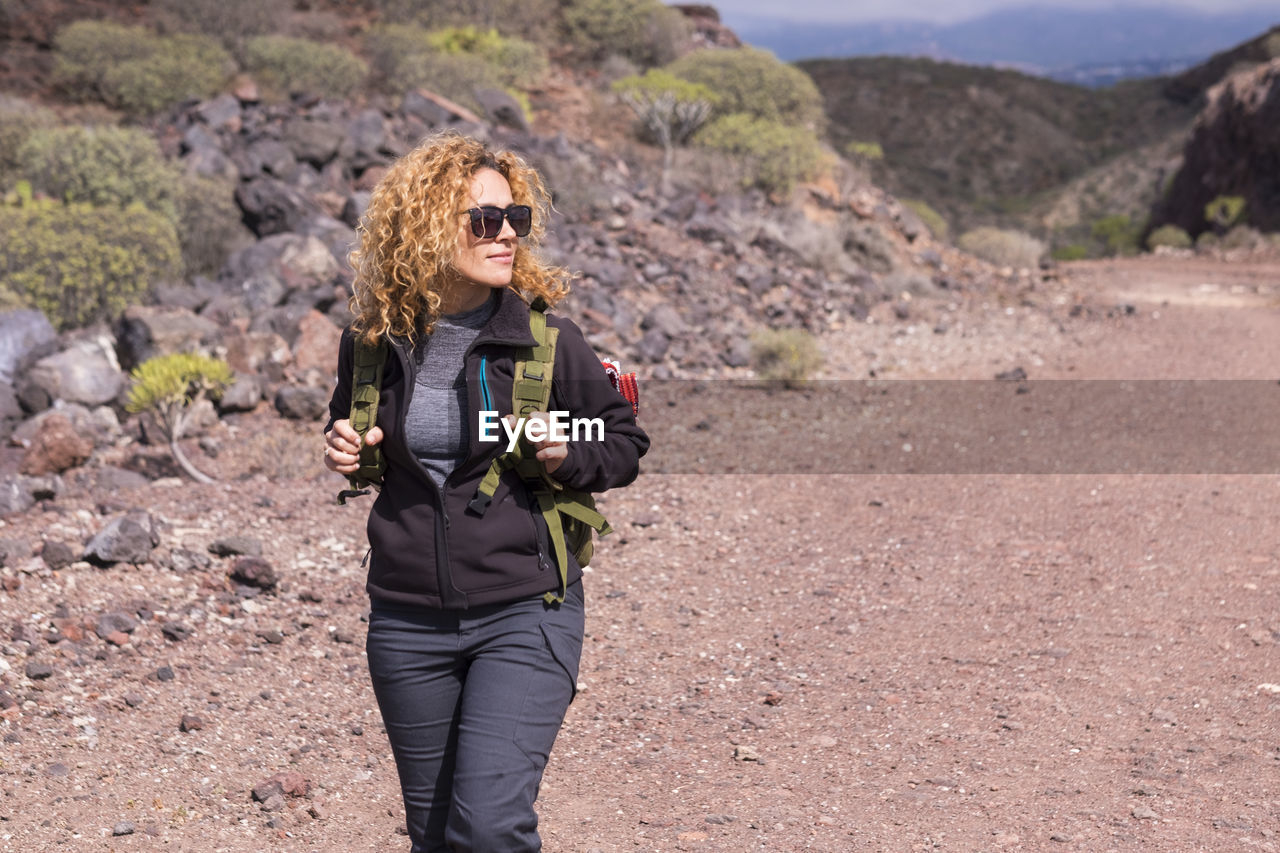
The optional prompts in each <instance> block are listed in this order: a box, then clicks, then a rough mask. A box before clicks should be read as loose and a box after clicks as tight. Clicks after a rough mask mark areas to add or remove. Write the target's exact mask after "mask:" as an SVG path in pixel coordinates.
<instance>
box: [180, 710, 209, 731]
mask: <svg viewBox="0 0 1280 853" xmlns="http://www.w3.org/2000/svg"><path fill="white" fill-rule="evenodd" d="M203 728H204V720H202V719H200V718H199V717H197V716H196V715H195V714H183V715H182V720H181V721H180V722H179V723H178V730H179V731H183V732H198V731H200V730H201V729H203Z"/></svg>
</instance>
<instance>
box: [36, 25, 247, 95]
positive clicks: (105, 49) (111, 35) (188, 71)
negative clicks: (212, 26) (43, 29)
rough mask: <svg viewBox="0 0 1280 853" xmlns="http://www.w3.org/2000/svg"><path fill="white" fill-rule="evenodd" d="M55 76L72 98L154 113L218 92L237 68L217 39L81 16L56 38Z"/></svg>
mask: <svg viewBox="0 0 1280 853" xmlns="http://www.w3.org/2000/svg"><path fill="white" fill-rule="evenodd" d="M55 50H56V57H55V62H54V79H55V80H56V81H57V82H58V84H59V85H60V86H62V88H63V89H64V90H65V91H66V92H67V94H68V95H70V96H71V97H73V98H78V99H80V100H98V101H102V102H103V103H105V104H107V105H108V106H111V107H115V108H116V109H120V110H124V111H125V112H129V113H133V114H148V113H154V112H156V111H158V110H161V109H163V108H165V107H167V106H170V105H172V104H176V103H178V102H179V101H183V100H186V99H188V98H205V97H208V96H210V95H212V94H214V93H216V92H217V91H218V89H219V88H221V87H222V85H223V84H224V83H225V82H226V81H227V78H228V77H229V76H230V75H231V72H232V71H233V70H234V65H233V63H232V62H231V57H230V56H229V55H228V54H227V52H226V51H225V50H223V49H222V48H221V47H220V46H219V45H218V44H217V42H216V41H214V40H212V39H210V38H208V37H205V36H198V35H183V34H179V35H175V36H170V37H167V38H161V37H159V36H157V35H155V34H154V33H152V32H150V31H149V30H147V29H145V28H143V27H125V26H120V25H119V24H111V23H107V22H105V21H77V22H75V23H72V24H69V25H67V26H66V27H64V28H63V29H62V30H61V31H60V32H59V33H58V36H57V38H56V39H55Z"/></svg>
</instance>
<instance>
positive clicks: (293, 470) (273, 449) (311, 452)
mask: <svg viewBox="0 0 1280 853" xmlns="http://www.w3.org/2000/svg"><path fill="white" fill-rule="evenodd" d="M237 445H238V449H237V451H236V455H237V456H238V457H240V464H239V466H238V467H239V470H238V471H237V472H236V475H235V476H238V477H240V478H242V479H248V478H249V477H253V476H256V475H258V474H262V475H265V476H266V477H267V479H268V480H272V481H275V480H303V479H314V478H316V477H319V476H321V475H327V474H329V469H327V468H325V467H324V457H323V456H322V455H321V450H322V447H323V445H322V438H321V437H320V435H319V434H318V433H316V432H314V431H313V430H312V429H310V427H308V428H307V429H306V430H303V429H301V428H297V429H290V428H289V426H288V425H287V424H284V423H268V424H261V425H255V426H254V427H253V428H251V429H249V430H246V431H245V434H244V435H243V436H242V437H241V438H240V439H238V442H237ZM333 482H334V493H335V494H336V493H337V491H338V489H339V488H341V481H340V480H338V479H337V478H336V477H335V478H334V480H333Z"/></svg>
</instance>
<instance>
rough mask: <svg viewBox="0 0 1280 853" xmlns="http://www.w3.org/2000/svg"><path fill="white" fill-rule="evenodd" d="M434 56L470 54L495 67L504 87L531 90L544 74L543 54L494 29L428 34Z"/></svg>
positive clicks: (464, 28)
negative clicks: (437, 54)
mask: <svg viewBox="0 0 1280 853" xmlns="http://www.w3.org/2000/svg"><path fill="white" fill-rule="evenodd" d="M427 42H428V43H429V44H430V45H431V47H432V48H434V49H435V51H436V52H437V53H443V54H463V53H465V54H470V55H472V56H478V57H480V58H481V59H483V60H484V61H485V62H488V63H489V64H490V65H492V66H493V67H494V71H495V72H496V73H497V75H498V77H499V79H501V80H502V83H503V85H504V86H510V87H516V88H523V89H531V88H534V87H535V86H537V85H538V83H539V82H540V81H541V80H542V78H543V77H544V76H545V75H546V73H547V68H548V63H547V54H546V52H545V51H544V50H543V49H542V48H540V47H538V46H537V45H535V44H533V43H531V42H527V41H525V40H524V39H521V38H514V37H508V36H504V35H501V34H500V33H499V32H498V31H497V30H496V29H489V30H478V29H476V28H475V27H448V28H445V29H440V30H434V31H432V32H430V33H428V34H427Z"/></svg>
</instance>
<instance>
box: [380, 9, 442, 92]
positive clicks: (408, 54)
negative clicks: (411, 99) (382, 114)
mask: <svg viewBox="0 0 1280 853" xmlns="http://www.w3.org/2000/svg"><path fill="white" fill-rule="evenodd" d="M433 51H434V48H433V47H432V46H431V33H429V32H427V31H426V30H424V29H423V28H422V27H418V26H414V25H412V24H382V25H379V26H376V27H372V28H371V29H370V30H369V32H368V33H366V34H365V39H364V53H365V56H367V57H368V58H369V68H370V70H371V71H372V73H373V74H374V75H375V76H376V77H377V78H378V79H379V82H381V83H382V84H383V85H384V86H386V88H388V89H399V90H400V91H403V90H404V89H407V88H412V87H406V86H402V85H401V84H400V83H399V81H398V79H397V77H398V75H399V74H400V71H401V69H403V68H404V66H405V65H406V64H407V63H408V62H409V60H410V59H412V58H413V57H415V56H419V55H421V54H428V53H432V52H433Z"/></svg>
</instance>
